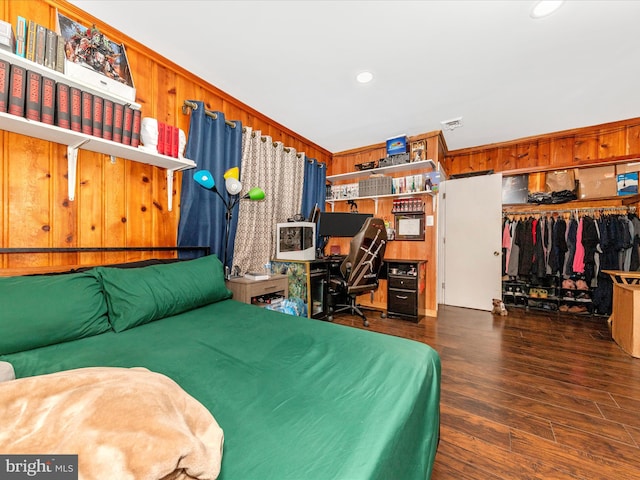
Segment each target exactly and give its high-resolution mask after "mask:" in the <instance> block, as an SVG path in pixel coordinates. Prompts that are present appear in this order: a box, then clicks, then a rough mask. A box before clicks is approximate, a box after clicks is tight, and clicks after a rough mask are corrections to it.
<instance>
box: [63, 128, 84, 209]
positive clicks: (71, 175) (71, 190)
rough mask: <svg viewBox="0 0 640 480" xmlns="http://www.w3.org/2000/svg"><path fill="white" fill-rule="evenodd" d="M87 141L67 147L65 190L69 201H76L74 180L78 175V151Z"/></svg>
mask: <svg viewBox="0 0 640 480" xmlns="http://www.w3.org/2000/svg"><path fill="white" fill-rule="evenodd" d="M88 141H89V140H83V141H82V142H80V143H78V144H76V145H67V183H68V186H67V189H68V197H69V201H71V202H73V201H74V200H75V199H76V178H77V174H78V149H79V148H80V147H81V146H82V145H84V144H85V143H87V142H88Z"/></svg>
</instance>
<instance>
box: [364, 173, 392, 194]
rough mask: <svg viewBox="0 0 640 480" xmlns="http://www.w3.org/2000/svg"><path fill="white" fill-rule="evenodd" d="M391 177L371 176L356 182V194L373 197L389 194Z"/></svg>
mask: <svg viewBox="0 0 640 480" xmlns="http://www.w3.org/2000/svg"><path fill="white" fill-rule="evenodd" d="M392 182H393V179H392V178H391V177H373V178H368V179H366V180H360V181H359V182H358V195H359V196H360V197H374V196H376V195H389V194H391V184H392Z"/></svg>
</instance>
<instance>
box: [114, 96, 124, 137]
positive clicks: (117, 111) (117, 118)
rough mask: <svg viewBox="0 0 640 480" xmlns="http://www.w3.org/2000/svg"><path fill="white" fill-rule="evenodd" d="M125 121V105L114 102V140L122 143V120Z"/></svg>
mask: <svg viewBox="0 0 640 480" xmlns="http://www.w3.org/2000/svg"><path fill="white" fill-rule="evenodd" d="M123 121H124V105H122V104H121V103H114V104H113V141H114V142H118V143H122V122H123Z"/></svg>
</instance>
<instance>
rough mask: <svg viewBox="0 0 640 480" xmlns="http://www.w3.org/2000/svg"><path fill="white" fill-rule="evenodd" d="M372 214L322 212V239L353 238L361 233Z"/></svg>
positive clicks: (320, 231)
mask: <svg viewBox="0 0 640 480" xmlns="http://www.w3.org/2000/svg"><path fill="white" fill-rule="evenodd" d="M370 217H373V214H371V213H348V212H322V213H321V214H320V220H319V222H318V235H320V236H321V237H353V236H354V235H355V234H356V233H358V232H359V231H360V229H361V228H362V226H363V225H364V222H365V221H366V220H367V218H370Z"/></svg>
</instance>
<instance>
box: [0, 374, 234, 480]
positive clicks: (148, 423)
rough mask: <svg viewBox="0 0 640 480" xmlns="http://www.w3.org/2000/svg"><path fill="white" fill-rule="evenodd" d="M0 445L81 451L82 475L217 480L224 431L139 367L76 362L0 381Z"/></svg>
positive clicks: (22, 450) (9, 449)
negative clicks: (77, 364)
mask: <svg viewBox="0 0 640 480" xmlns="http://www.w3.org/2000/svg"><path fill="white" fill-rule="evenodd" d="M0 419H1V420H0V422H1V427H0V452H2V453H3V454H58V455H60V454H78V464H79V467H78V470H79V478H81V479H84V480H93V479H96V480H98V479H99V480H104V479H118V480H128V479H131V480H134V479H135V480H144V479H150V480H151V479H154V480H155V479H163V480H173V479H192V478H194V479H207V480H208V479H215V478H217V477H218V474H219V473H220V462H221V460H222V444H223V433H222V430H221V429H220V427H219V426H218V424H217V422H216V421H215V419H214V418H213V416H212V415H211V413H209V411H207V410H206V409H205V408H204V406H202V405H201V404H200V403H199V402H198V401H197V400H195V399H194V398H193V397H191V396H190V395H188V394H187V393H186V392H185V391H184V390H182V388H180V386H178V384H177V383H175V382H174V381H173V380H171V379H169V378H168V377H166V376H164V375H161V374H158V373H153V372H150V371H148V370H146V369H144V368H132V369H128V368H107V367H95V368H81V369H77V370H68V371H65V372H58V373H53V374H50V375H42V376H38V377H30V378H24V379H19V380H13V381H8V382H3V383H0Z"/></svg>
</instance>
